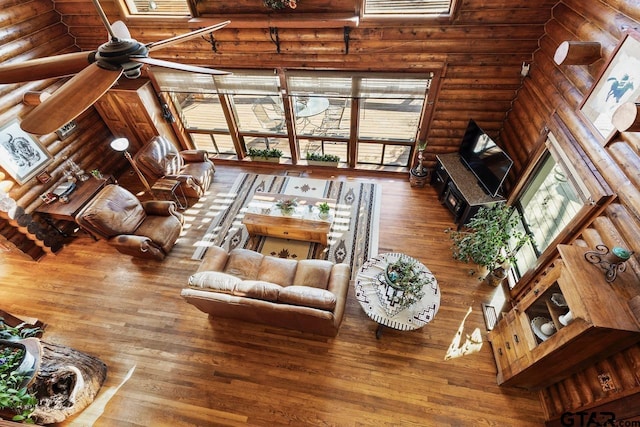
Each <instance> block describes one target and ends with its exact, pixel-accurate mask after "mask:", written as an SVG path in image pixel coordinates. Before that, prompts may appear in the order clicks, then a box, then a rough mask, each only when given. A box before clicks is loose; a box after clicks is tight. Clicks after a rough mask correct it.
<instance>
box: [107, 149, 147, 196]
mask: <svg viewBox="0 0 640 427" xmlns="http://www.w3.org/2000/svg"><path fill="white" fill-rule="evenodd" d="M109 145H110V146H111V148H113V149H114V150H115V151H122V152H123V153H124V156H125V157H126V158H127V160H129V163H131V167H133V170H134V171H136V173H137V174H138V178H140V181H142V184H143V185H144V187H145V188H146V189H147V191H148V192H149V194H150V195H151V196H152V197H153V191H152V190H151V186H150V185H149V182H147V179H146V178H145V177H144V175H143V174H142V172H140V169H138V165H137V164H136V162H135V160H133V157H131V154H130V153H129V152H128V151H127V148H129V140H128V139H127V138H117V139H114V140H113V141H111V144H109Z"/></svg>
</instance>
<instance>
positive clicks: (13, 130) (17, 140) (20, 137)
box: [0, 120, 52, 184]
mask: <svg viewBox="0 0 640 427" xmlns="http://www.w3.org/2000/svg"><path fill="white" fill-rule="evenodd" d="M51 160H52V157H51V154H49V152H48V151H47V150H46V149H45V148H44V147H43V146H42V144H40V141H38V140H37V139H36V138H35V137H34V136H33V135H31V134H28V133H27V132H25V131H23V130H22V129H21V128H20V122H19V121H18V120H12V121H10V122H9V123H7V124H5V125H3V126H2V127H0V167H2V169H4V170H5V171H6V172H7V173H8V174H9V175H11V177H13V179H15V180H16V182H17V183H18V184H24V183H25V182H27V181H28V180H29V179H31V178H32V177H33V176H34V175H37V174H38V172H40V171H41V170H42V169H44V167H45V166H47V165H48V164H49V163H50V162H51Z"/></svg>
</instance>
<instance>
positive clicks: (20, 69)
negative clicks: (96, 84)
mask: <svg viewBox="0 0 640 427" xmlns="http://www.w3.org/2000/svg"><path fill="white" fill-rule="evenodd" d="M94 53H95V52H74V53H65V54H62V55H55V56H48V57H45V58H36V59H30V60H28V61H23V62H19V63H12V64H2V65H0V83H2V84H5V83H20V82H26V81H34V80H43V79H50V78H53V77H63V76H68V75H71V74H76V73H79V72H80V71H82V70H83V69H84V68H86V67H87V65H89V64H91V63H92V62H93V55H94Z"/></svg>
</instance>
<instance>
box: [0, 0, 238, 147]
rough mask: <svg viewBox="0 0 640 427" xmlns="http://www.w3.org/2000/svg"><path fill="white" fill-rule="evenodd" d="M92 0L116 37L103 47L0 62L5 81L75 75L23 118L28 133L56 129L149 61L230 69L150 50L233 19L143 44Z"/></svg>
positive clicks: (198, 69) (210, 71)
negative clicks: (152, 54) (166, 58)
mask: <svg viewBox="0 0 640 427" xmlns="http://www.w3.org/2000/svg"><path fill="white" fill-rule="evenodd" d="M92 1H93V4H94V5H95V7H96V10H97V11H98V14H99V15H100V18H101V19H102V22H103V23H104V26H105V27H106V28H107V31H108V32H109V37H110V40H109V41H107V42H106V43H104V44H102V45H101V46H100V47H98V49H97V50H95V51H89V52H87V51H85V52H74V53H67V54H62V55H55V56H49V57H46V58H37V59H31V60H27V61H24V62H21V63H17V64H6V65H0V84H6V83H19V82H24V81H33V80H42V79H49V78H54V77H64V76H69V75H73V74H75V75H74V76H73V77H72V78H71V79H70V80H68V81H67V82H66V83H65V84H63V85H62V86H61V87H60V88H59V89H58V90H56V91H55V92H54V93H53V94H52V95H51V96H50V97H49V98H47V99H46V100H44V101H43V102H42V103H41V104H40V105H38V106H37V107H35V108H34V109H33V110H32V111H30V112H29V113H28V114H27V115H26V116H25V117H24V118H23V120H22V122H21V123H20V127H21V128H22V129H23V130H24V131H25V132H29V133H32V134H35V135H44V134H47V133H52V132H55V131H56V130H57V129H59V128H61V127H62V126H64V125H65V124H67V123H68V122H70V121H71V120H73V119H75V118H76V117H78V116H79V115H80V114H81V113H82V112H83V111H85V110H86V109H87V108H89V107H90V106H91V105H93V103H94V102H96V101H97V100H98V99H99V98H100V97H101V96H102V95H104V94H105V93H106V92H107V91H108V90H109V89H110V88H111V86H113V84H115V83H116V82H117V81H118V79H119V78H120V76H121V75H122V74H124V75H125V77H128V78H130V79H135V78H138V77H140V74H141V68H142V66H143V64H148V65H156V66H160V67H165V68H172V69H176V70H180V71H188V72H192V73H201V74H229V73H228V72H226V71H219V70H214V69H211V68H205V67H198V66H194V65H186V64H179V63H176V62H171V61H164V60H160V59H153V58H150V57H149V52H153V51H154V50H158V49H163V48H165V47H168V46H171V45H174V44H176V43H181V42H183V41H185V40H189V39H192V38H194V37H198V36H200V35H201V34H206V33H210V32H212V31H216V30H218V29H220V28H222V27H224V26H226V25H227V24H229V22H230V21H224V22H221V23H219V24H216V25H212V26H209V27H206V28H201V29H198V30H195V31H192V32H190V33H187V34H182V35H179V36H175V37H171V38H168V39H165V40H161V41H158V42H152V43H147V44H142V43H140V42H138V41H137V40H135V39H132V38H131V35H130V33H129V30H128V29H127V26H126V25H125V24H124V23H123V22H122V21H116V22H114V24H113V25H111V24H110V23H109V20H108V19H107V16H106V14H105V13H104V10H103V9H102V7H101V6H100V3H99V2H98V0H92Z"/></svg>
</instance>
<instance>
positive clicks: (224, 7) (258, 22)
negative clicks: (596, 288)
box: [0, 0, 640, 419]
mask: <svg viewBox="0 0 640 427" xmlns="http://www.w3.org/2000/svg"><path fill="white" fill-rule="evenodd" d="M102 5H103V7H104V9H105V11H106V13H107V15H108V16H109V18H110V20H111V21H114V20H116V19H124V15H122V12H121V10H120V7H119V6H118V5H117V3H116V2H114V1H112V0H104V1H103V2H102ZM197 7H198V12H199V14H200V18H201V19H203V20H209V21H214V22H217V21H222V20H226V19H229V18H231V19H232V24H231V25H230V26H229V27H227V28H225V29H222V30H219V31H217V32H216V33H215V34H214V36H215V46H214V47H215V49H213V48H212V46H211V45H210V44H208V43H207V42H206V41H204V40H202V39H194V40H191V41H188V42H185V43H181V44H179V45H174V46H172V47H170V48H167V49H163V50H159V51H154V53H153V55H152V56H153V57H155V58H158V59H168V60H174V61H181V62H185V63H191V64H197V65H203V66H210V67H215V68H222V69H224V68H238V67H250V68H270V67H283V68H315V69H337V70H372V71H380V70H382V71H388V70H394V71H398V72H422V71H425V72H426V71H433V70H437V71H440V72H441V76H442V78H441V81H440V87H439V88H438V89H439V90H438V95H437V98H434V99H431V101H432V102H433V103H434V104H433V116H432V120H431V121H430V123H428V126H429V128H428V129H427V130H426V135H427V139H428V146H427V151H426V154H427V160H428V163H429V164H432V163H433V161H434V159H435V155H437V154H440V153H446V152H452V151H455V150H457V149H458V146H459V142H460V139H461V137H462V134H463V132H464V129H465V127H466V123H467V121H468V120H469V118H474V119H476V120H477V121H478V123H479V124H480V126H481V127H483V128H484V129H485V130H486V131H488V132H489V133H490V134H491V135H492V136H493V137H495V138H496V139H498V140H499V142H500V143H501V144H502V145H503V146H504V147H506V149H507V150H508V152H509V154H510V155H511V156H512V158H513V159H514V161H515V167H514V169H513V173H512V174H511V176H510V183H511V184H512V185H513V184H514V183H516V182H517V179H518V177H519V175H520V173H521V172H522V171H523V170H525V169H526V168H527V166H528V164H529V162H530V160H531V158H532V156H533V153H535V152H536V149H537V148H538V147H537V144H539V143H540V141H541V138H540V137H539V136H540V134H541V133H542V131H543V129H544V128H545V127H549V126H550V127H551V128H550V130H551V131H552V132H564V129H568V131H569V132H570V133H571V139H572V140H576V141H577V142H578V143H579V144H580V146H581V147H582V149H583V150H584V152H585V153H586V154H587V155H588V156H589V157H590V159H591V160H592V162H593V164H594V165H596V167H597V168H598V171H599V173H600V174H601V175H602V176H603V177H604V178H605V179H606V181H607V182H608V184H609V185H610V186H611V188H613V189H615V190H616V192H617V199H616V200H615V202H614V203H613V204H611V205H610V206H609V207H607V209H605V211H603V213H602V216H601V217H600V218H599V219H597V220H596V221H594V222H593V224H592V226H590V227H589V228H588V229H587V230H585V231H584V232H583V236H581V240H580V242H584V244H585V245H588V246H592V245H594V244H595V243H597V242H598V241H601V242H604V243H607V244H612V243H617V244H624V245H625V246H627V247H629V248H630V249H633V250H634V251H635V252H636V255H635V260H634V261H633V262H631V263H630V265H631V268H633V269H634V271H636V272H638V271H640V270H639V269H638V266H637V260H638V258H637V257H638V254H639V253H640V246H639V244H640V243H639V242H640V239H638V237H639V236H640V190H639V188H640V182H639V179H638V174H637V170H638V168H637V166H638V164H639V162H640V154H639V151H640V136H639V135H638V134H636V133H624V134H622V135H618V136H616V137H615V138H614V139H613V140H612V141H611V142H610V143H609V144H607V145H603V144H602V142H601V141H600V140H599V139H598V138H597V137H596V136H595V135H593V133H592V132H591V130H590V129H589V127H588V126H587V125H586V124H585V123H584V122H583V121H582V120H581V119H580V118H579V117H578V115H577V114H576V109H577V108H578V107H579V105H580V103H581V101H582V99H583V98H584V96H585V95H586V94H587V93H588V91H589V90H590V88H591V87H592V85H593V84H594V82H595V81H596V79H597V77H598V74H599V72H600V70H601V69H602V67H603V66H604V65H605V63H606V60H607V59H608V58H609V57H610V55H611V53H612V52H613V50H614V49H615V46H616V44H617V42H618V40H620V38H621V37H622V35H623V33H624V31H625V29H626V28H638V27H640V23H639V22H640V6H638V4H637V2H627V1H623V0H588V1H581V0H564V1H561V2H557V1H550V0H542V1H538V2H531V1H525V0H484V1H481V2H477V1H473V0H462V1H460V4H459V9H458V11H457V13H456V15H455V18H454V19H453V20H452V21H444V20H424V21H394V20H389V21H385V22H382V21H367V20H361V21H360V23H359V25H358V26H357V27H353V28H352V29H351V31H350V34H349V37H350V41H349V52H348V53H347V52H346V45H345V42H344V37H345V33H344V29H343V24H336V25H335V26H334V28H332V27H331V26H330V25H323V26H322V28H316V27H314V25H313V21H310V19H313V17H319V16H323V17H330V15H331V16H340V17H343V18H344V17H345V16H347V17H349V16H357V11H358V10H359V1H358V0H352V1H348V2H345V1H340V0H302V1H301V2H300V3H299V6H298V8H297V9H296V10H295V11H293V10H286V11H283V12H270V11H268V10H266V9H264V7H262V5H261V2H260V1H256V0H239V1H236V2H214V1H201V2H198V5H197ZM0 17H1V18H0V28H2V30H3V31H2V32H0V59H1V60H2V61H5V60H10V59H28V58H33V57H38V56H45V55H51V54H55V53H60V52H66V51H73V50H77V49H78V48H81V49H95V48H96V47H97V46H98V45H100V44H101V43H103V42H104V41H105V40H106V32H105V31H104V28H103V27H102V24H101V22H100V20H99V18H98V16H97V15H96V13H95V11H94V9H93V6H92V4H91V2H90V1H88V0H82V1H78V0H56V1H55V6H54V3H53V2H51V1H50V0H33V1H29V2H27V1H20V0H5V1H3V8H2V12H0ZM278 20H279V21H280V22H281V21H283V20H286V21H287V22H288V23H287V25H286V26H285V25H283V27H282V28H279V38H280V42H281V53H279V54H278V53H276V46H275V45H274V43H273V42H272V41H271V38H270V34H269V26H273V22H276V21H278ZM127 25H128V26H129V28H130V30H131V33H132V35H133V37H135V38H136V39H138V40H140V41H143V42H151V41H156V40H161V39H164V38H167V37H170V36H173V35H176V34H181V33H185V32H187V31H189V29H190V28H192V27H194V26H197V25H195V24H189V23H188V22H187V20H186V19H184V20H169V19H153V20H150V19H128V20H127ZM67 28H68V32H67V31H66V29H67ZM566 40H577V41H597V42H599V43H601V45H602V59H601V60H599V61H597V62H595V63H593V64H590V65H568V66H558V65H556V64H555V62H554V60H553V57H554V53H555V50H556V48H557V47H558V46H559V45H560V43H562V42H563V41H566ZM523 62H526V63H531V64H532V67H531V72H530V74H529V76H528V77H525V78H523V77H521V76H520V69H521V65H522V63H523ZM55 84H57V82H49V81H45V82H31V83H27V84H22V85H5V86H1V87H0V101H1V102H0V121H2V122H5V121H7V120H8V119H10V118H12V117H15V116H20V115H22V114H24V113H25V112H26V111H27V109H28V108H32V107H28V106H25V105H23V104H22V102H21V99H22V94H23V93H24V92H26V91H32V90H52V89H54V88H55ZM554 114H557V116H558V117H559V119H560V120H561V121H562V127H561V128H555V127H554V126H553V121H552V120H551V117H552V116H553V115H554ZM78 127H79V130H78V132H76V133H75V134H74V135H73V136H72V137H71V138H69V139H67V140H65V141H60V140H58V139H57V138H56V137H55V135H47V136H44V137H42V138H40V140H41V141H42V143H43V144H44V145H45V147H46V148H47V149H48V150H49V151H50V152H51V153H52V154H53V155H54V157H55V159H54V162H53V164H52V165H50V166H49V168H48V170H49V172H50V173H51V174H52V175H53V176H54V180H53V181H52V183H51V184H49V186H53V185H54V184H55V183H56V181H57V180H58V179H59V178H60V177H61V163H62V157H63V156H65V155H66V156H69V157H72V158H73V159H74V160H75V161H76V162H77V163H79V164H80V165H81V166H82V167H83V168H85V169H86V170H89V169H93V168H100V169H101V170H102V171H103V172H106V173H109V172H110V171H111V170H113V169H114V168H116V167H118V165H119V166H122V159H121V158H119V156H117V155H116V154H114V153H112V152H110V150H109V149H108V147H105V146H106V144H101V143H102V142H104V141H106V140H108V139H109V138H110V133H109V131H108V129H107V128H106V126H105V125H104V123H102V121H101V119H100V118H99V116H98V114H97V113H96V112H95V110H93V109H90V110H89V111H87V112H86V113H85V114H83V115H82V116H81V117H80V118H79V119H78ZM44 190H46V186H43V185H41V184H39V183H38V182H37V181H35V180H31V181H30V182H29V183H27V184H25V185H23V186H15V187H14V188H13V189H12V191H11V196H12V197H13V198H14V199H16V200H17V201H18V203H19V205H20V206H21V207H22V208H24V210H25V212H26V213H29V212H31V211H32V210H33V209H34V208H35V206H37V203H38V199H37V197H38V196H39V194H40V193H42V192H43V191H44ZM0 232H1V233H2V234H3V236H5V239H6V240H8V241H10V242H13V243H15V242H14V240H15V239H16V237H15V236H16V235H19V234H20V233H19V231H17V229H16V227H14V226H12V225H11V224H9V222H8V221H7V220H0ZM18 238H19V236H18ZM27 240H28V239H27ZM627 292H628V294H629V297H632V296H633V295H634V292H636V290H633V289H631V290H627ZM636 295H637V293H636ZM637 353H638V348H637V347H636V348H632V349H629V350H627V351H626V352H624V354H622V355H616V356H614V357H613V358H611V359H610V360H607V361H605V362H603V363H601V364H600V365H598V366H594V367H592V368H590V369H588V370H586V371H585V373H584V374H581V376H580V379H581V381H583V382H582V383H580V384H581V385H580V386H581V387H586V388H591V389H592V390H595V391H594V392H593V393H592V394H591V395H592V396H591V397H588V398H587V397H585V398H582V399H577V398H573V399H570V398H567V399H564V400H563V399H562V398H561V397H560V398H558V397H554V398H553V399H548V398H546V397H545V396H555V395H557V394H558V390H565V391H566V390H570V389H571V385H570V384H569V383H566V384H565V383H562V384H558V385H556V386H555V387H556V388H555V389H551V388H550V389H549V390H545V391H543V392H542V393H543V402H547V403H548V402H552V404H547V405H546V410H547V415H548V418H549V419H553V418H554V417H555V418H557V417H558V416H559V414H561V413H562V411H564V410H568V409H569V408H570V409H571V410H576V409H577V408H589V407H591V408H593V407H596V406H597V405H600V404H601V403H605V402H609V401H615V400H618V398H620V397H623V396H629V395H633V394H634V393H637V392H638V391H639V390H640V386H639V385H638V384H639V383H640V370H639V368H638V366H640V365H639V364H638V363H637ZM622 359H624V360H626V361H627V362H628V363H622V362H621V360H622ZM601 366H605V367H606V369H605V368H602V367H601ZM596 372H606V373H609V374H611V375H612V376H614V377H615V378H620V379H621V380H620V381H619V384H620V386H619V387H618V389H617V390H614V391H611V390H609V391H607V393H603V392H599V390H601V385H600V384H599V383H596V381H597V375H595V373H596ZM623 380H624V381H623ZM545 393H546V395H545ZM615 393H620V394H619V395H618V396H616V395H615ZM612 394H613V396H612ZM563 395H564V396H569V397H571V396H573V397H575V396H574V394H571V393H566V392H565V393H564V394H563Z"/></svg>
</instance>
